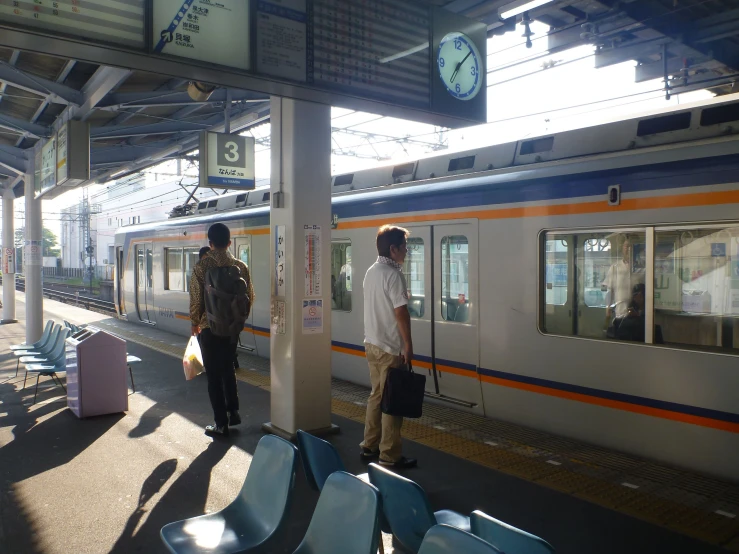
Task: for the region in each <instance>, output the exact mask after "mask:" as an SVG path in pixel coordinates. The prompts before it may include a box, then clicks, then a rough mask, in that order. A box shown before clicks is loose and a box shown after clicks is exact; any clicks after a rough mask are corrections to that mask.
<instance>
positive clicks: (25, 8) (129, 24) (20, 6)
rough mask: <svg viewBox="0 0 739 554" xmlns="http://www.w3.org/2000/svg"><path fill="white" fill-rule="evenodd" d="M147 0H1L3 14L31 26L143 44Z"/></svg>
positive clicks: (136, 45)
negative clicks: (94, 0) (93, 0)
mask: <svg viewBox="0 0 739 554" xmlns="http://www.w3.org/2000/svg"><path fill="white" fill-rule="evenodd" d="M145 4H146V0H99V1H96V2H92V1H89V0H0V18H1V19H2V20H3V21H6V22H7V23H9V24H11V25H18V26H23V27H29V28H32V29H39V30H43V31H49V32H52V33H58V34H63V35H68V36H71V37H78V38H80V39H83V40H92V41H97V42H102V43H106V42H107V43H113V44H118V45H122V46H130V47H132V48H143V47H144V45H145V43H144V39H145V36H146V35H145V29H146V24H145V21H146V19H145V18H146V11H145Z"/></svg>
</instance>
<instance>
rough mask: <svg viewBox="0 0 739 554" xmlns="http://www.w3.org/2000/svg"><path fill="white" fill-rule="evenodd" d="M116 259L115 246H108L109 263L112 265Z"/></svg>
mask: <svg viewBox="0 0 739 554" xmlns="http://www.w3.org/2000/svg"><path fill="white" fill-rule="evenodd" d="M114 259H115V247H114V246H113V245H110V246H108V263H109V264H112V263H113V260H114Z"/></svg>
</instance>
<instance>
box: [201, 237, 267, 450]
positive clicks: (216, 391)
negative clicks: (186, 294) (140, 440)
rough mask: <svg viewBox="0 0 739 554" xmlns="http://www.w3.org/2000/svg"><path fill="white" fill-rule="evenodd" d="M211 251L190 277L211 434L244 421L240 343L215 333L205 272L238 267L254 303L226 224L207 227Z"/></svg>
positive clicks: (207, 430) (246, 272)
mask: <svg viewBox="0 0 739 554" xmlns="http://www.w3.org/2000/svg"><path fill="white" fill-rule="evenodd" d="M208 240H209V241H210V248H211V250H210V252H209V253H208V254H207V255H204V256H203V258H202V259H201V260H200V261H199V262H198V263H197V264H196V265H195V268H194V270H193V273H192V277H191V279H190V323H191V325H192V334H193V335H198V334H200V335H202V336H201V339H200V344H201V350H202V354H203V362H204V363H203V365H204V366H205V367H207V368H208V371H207V373H206V375H207V376H208V396H209V397H210V403H211V406H212V408H213V416H214V420H215V421H214V423H213V424H212V425H208V426H206V427H205V433H206V434H208V435H211V436H227V435H228V428H229V426H233V425H238V424H239V423H241V416H240V415H239V394H238V389H237V386H236V374H235V372H234V364H233V358H234V355H235V354H236V346H237V342H236V341H234V340H233V337H228V336H220V335H215V334H214V333H213V332H212V331H211V329H210V323H209V322H208V317H207V314H206V309H205V275H206V273H207V272H209V271H210V270H212V269H214V268H219V267H231V266H236V267H238V269H239V274H240V276H241V278H242V279H243V280H244V281H245V282H246V295H247V297H248V303H249V306H253V305H254V289H253V287H252V282H251V276H250V275H249V268H247V267H246V264H244V262H242V261H241V260H237V259H236V258H234V257H233V256H232V255H231V252H230V251H229V246H231V231H230V230H229V228H228V227H227V226H226V225H224V224H223V223H215V224H213V225H211V227H210V229H208Z"/></svg>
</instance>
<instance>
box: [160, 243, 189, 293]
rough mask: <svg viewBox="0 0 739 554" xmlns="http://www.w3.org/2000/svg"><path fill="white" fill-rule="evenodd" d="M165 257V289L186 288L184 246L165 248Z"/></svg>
mask: <svg viewBox="0 0 739 554" xmlns="http://www.w3.org/2000/svg"><path fill="white" fill-rule="evenodd" d="M164 259H165V260H166V264H167V265H166V268H165V270H164V288H165V290H185V284H184V282H183V273H182V248H165V249H164Z"/></svg>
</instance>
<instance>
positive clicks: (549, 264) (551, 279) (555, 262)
mask: <svg viewBox="0 0 739 554" xmlns="http://www.w3.org/2000/svg"><path fill="white" fill-rule="evenodd" d="M567 246H568V244H567V240H566V239H556V240H547V241H546V256H545V260H544V267H545V273H546V278H545V282H546V289H545V295H544V298H545V302H546V304H547V305H556V306H564V305H565V304H566V303H567V265H568V264H567Z"/></svg>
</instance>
